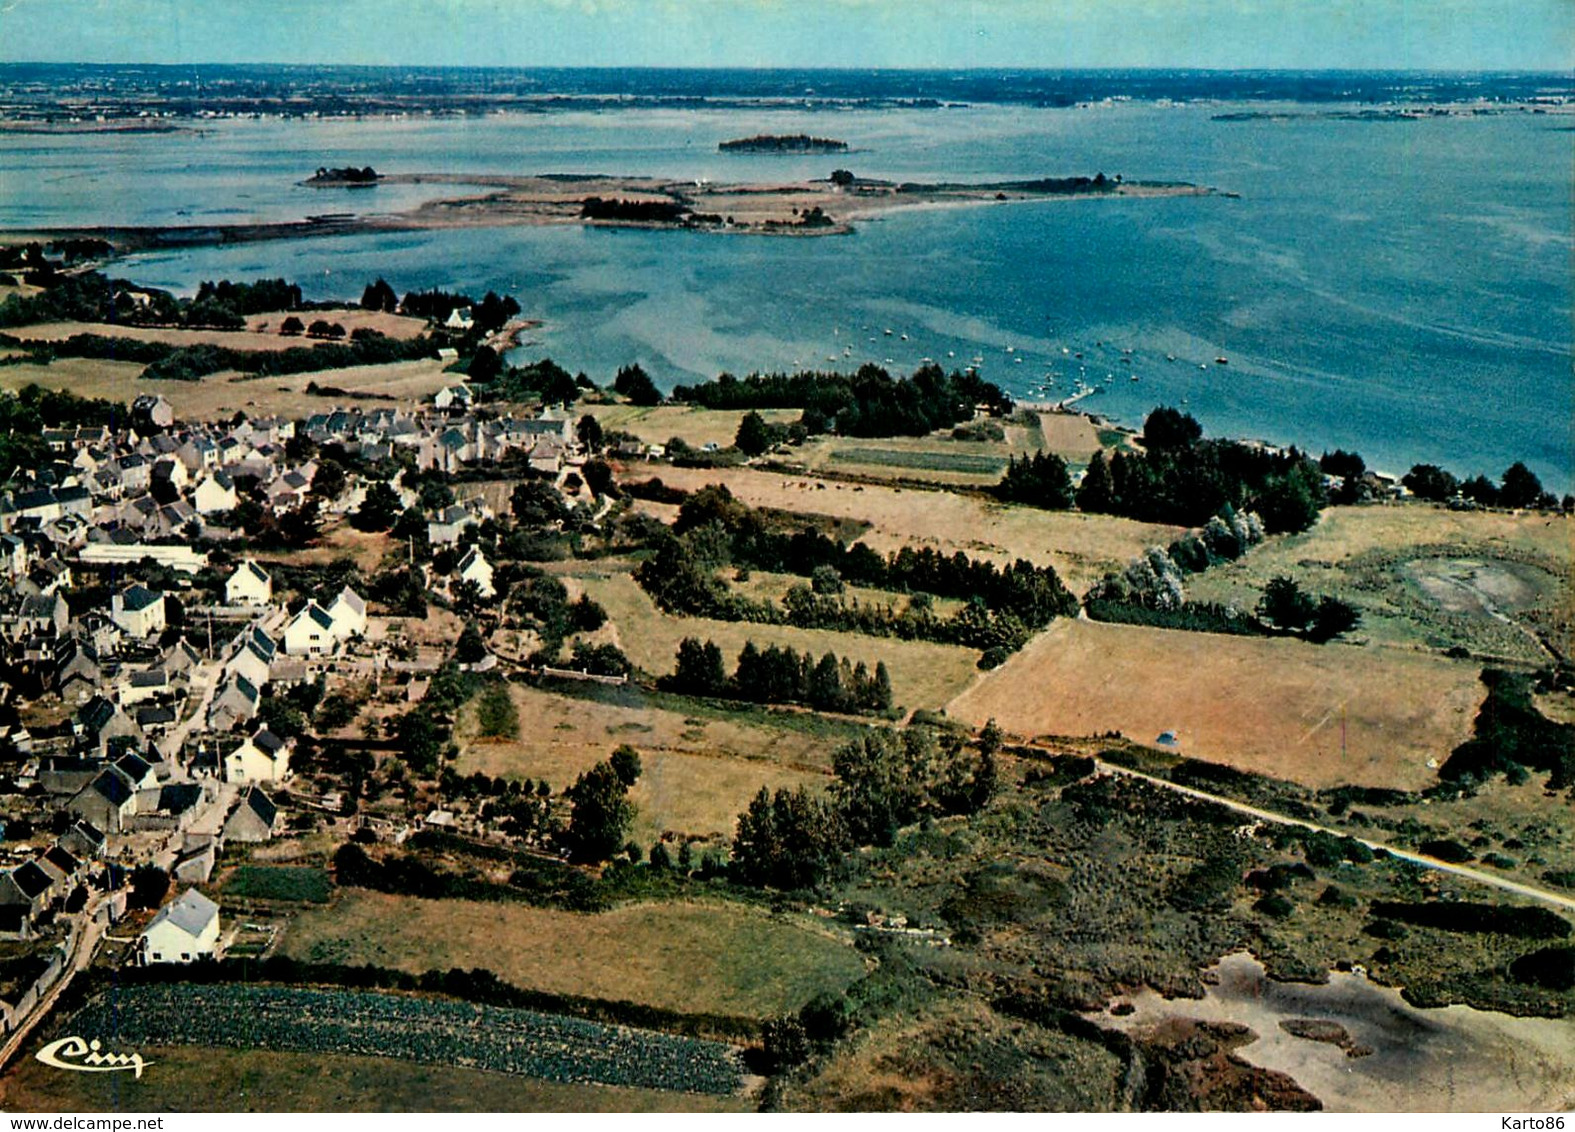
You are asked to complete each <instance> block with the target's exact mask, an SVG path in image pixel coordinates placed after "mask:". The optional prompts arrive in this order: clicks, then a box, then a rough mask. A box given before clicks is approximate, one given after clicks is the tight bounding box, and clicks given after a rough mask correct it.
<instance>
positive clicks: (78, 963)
mask: <svg viewBox="0 0 1575 1132" xmlns="http://www.w3.org/2000/svg"><path fill="white" fill-rule="evenodd" d="M112 895H114V894H113V893H106V894H104V895H101V896H100V897H99V898H98V899H97V900H96V901H94V902H93V903H91V904H89V905H88V906H87V907H86V908H84V909H83V910H82V912H81V913H80V915H81V919H80V920H79V921H78V924H79V926H78V927H77V929H76V930H75V931H73V932H72V933H71V947H70V952H69V954H68V955H67V956H66V964H65V968H64V969H63V970H62V971H61V972H60V977H59V978H58V979H56V980H55V985H54V986H52V987H50V988H49V989H48V990H47V991H45V992H44V997H43V998H41V999H39V1000H38V1003H37V1004H36V1005H35V1006H34V1007H33V1009H32V1011H31V1012H29V1014H28V1016H27V1017H26V1018H25V1019H23V1020H22V1022H21V1024H20V1025H18V1026H17V1028H16V1030H15V1032H14V1033H12V1035H11V1036H10V1038H8V1039H7V1040H6V1043H5V1045H4V1046H0V1068H3V1067H4V1066H6V1065H7V1064H8V1063H9V1062H10V1061H11V1059H12V1058H13V1057H15V1056H16V1052H17V1050H19V1049H21V1048H22V1043H23V1042H25V1041H27V1037H28V1035H29V1034H31V1033H32V1032H33V1027H34V1026H36V1025H37V1024H38V1023H39V1022H40V1021H42V1020H43V1019H45V1018H47V1017H49V1012H50V1011H51V1010H53V1009H54V1008H55V1003H56V1001H57V1000H59V998H60V995H61V993H62V992H64V991H65V989H66V987H67V986H69V985H70V983H71V980H72V978H73V977H74V976H75V975H76V974H77V972H79V971H81V970H84V969H85V968H86V967H87V966H88V964H90V963H92V962H93V953H94V952H95V951H97V950H98V943H99V936H100V935H102V934H103V932H104V925H102V924H100V923H99V922H98V910H99V909H100V908H101V907H103V906H104V904H105V902H106V901H107V900H109V898H110V897H111V896H112Z"/></svg>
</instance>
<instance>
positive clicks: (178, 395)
mask: <svg viewBox="0 0 1575 1132" xmlns="http://www.w3.org/2000/svg"><path fill="white" fill-rule="evenodd" d="M446 364H447V363H445V362H443V361H440V360H438V359H436V358H431V359H420V360H417V361H413V362H390V363H389V364H387V365H377V366H351V367H349V368H346V369H329V370H320V371H318V372H315V373H297V374H288V375H285V376H277V377H253V376H252V375H250V374H237V373H235V372H233V371H223V372H220V373H215V374H210V375H208V376H207V377H204V378H203V379H202V380H201V381H158V380H148V379H143V378H142V377H141V374H142V370H143V367H142V366H141V365H138V364H136V363H134V362H111V361H100V360H98V359H96V358H58V359H56V360H55V361H54V362H52V363H50V364H49V365H47V366H44V365H37V364H34V363H24V364H21V365H13V366H0V388H5V389H20V388H22V386H24V385H27V384H29V383H37V384H38V385H41V386H43V387H44V388H46V389H69V390H70V391H71V392H73V393H75V394H77V395H78V396H79V397H103V398H106V399H107V400H111V401H130V400H131V399H132V398H133V397H135V396H137V395H138V394H139V393H162V394H163V395H164V397H165V399H166V400H168V401H169V403H170V404H171V405H173V406H174V408H175V415H176V416H177V417H178V418H180V419H181V420H186V421H203V420H217V419H219V418H221V417H222V418H226V419H227V418H230V417H233V416H234V415H235V412H236V410H237V409H239V410H243V411H245V412H247V413H249V414H251V415H254V416H268V415H273V414H282V415H284V416H288V417H292V418H299V417H305V416H310V415H311V414H312V413H324V412H328V411H329V410H331V409H334V408H336V407H337V408H345V407H348V406H350V405H352V404H354V405H360V406H361V407H363V408H365V409H368V410H371V409H376V408H391V407H393V406H395V405H398V406H401V407H404V408H411V407H413V406H415V405H418V404H421V403H422V402H425V401H426V400H428V399H429V398H431V396H432V395H433V394H434V393H436V392H437V391H438V390H439V389H442V388H443V387H444V386H445V385H449V384H451V383H452V382H453V381H454V380H455V378H454V375H453V374H450V373H444V372H443V367H444V366H445V365H446ZM314 382H315V383H316V384H317V385H318V386H320V387H324V388H329V387H331V388H334V389H342V390H344V391H345V393H346V394H352V393H365V394H367V395H368V398H369V399H365V400H359V401H356V400H352V399H351V398H349V397H348V396H334V395H313V394H310V393H307V392H306V387H307V386H308V385H310V384H312V383H314Z"/></svg>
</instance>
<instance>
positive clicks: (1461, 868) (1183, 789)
mask: <svg viewBox="0 0 1575 1132" xmlns="http://www.w3.org/2000/svg"><path fill="white" fill-rule="evenodd" d="M1030 745H1031V746H1033V745H1034V744H1030ZM1040 749H1043V750H1049V749H1050V748H1040ZM1094 765H1095V766H1096V767H1098V768H1099V770H1100V771H1102V772H1104V773H1106V774H1118V775H1121V776H1123V777H1126V778H1138V779H1142V780H1143V781H1144V782H1148V783H1151V784H1153V785H1155V786H1158V787H1160V788H1162V789H1165V790H1170V791H1173V792H1175V793H1177V794H1185V795H1187V796H1188V797H1189V798H1197V799H1199V800H1201V801H1204V802H1214V803H1215V804H1217V805H1220V806H1224V807H1225V808H1226V809H1228V810H1233V811H1235V812H1236V813H1238V814H1244V815H1245V816H1247V817H1250V818H1255V819H1257V820H1258V821H1266V822H1275V823H1277V824H1279V825H1296V826H1301V827H1302V828H1303V829H1311V830H1316V831H1317V832H1319V833H1327V834H1331V835H1332V836H1335V837H1351V836H1352V834H1350V833H1347V832H1346V831H1345V830H1343V829H1333V828H1331V827H1329V826H1325V825H1319V824H1318V823H1317V822H1310V821H1306V820H1304V819H1302V818H1293V817H1291V816H1290V815H1288V814H1277V813H1275V812H1274V811H1272V810H1264V809H1260V808H1259V807H1257V806H1249V805H1248V804H1247V803H1245V802H1238V801H1236V800H1235V799H1233V798H1224V797H1221V796H1220V795H1218V794H1210V793H1208V792H1207V791H1205V790H1197V789H1194V788H1193V787H1191V786H1182V785H1181V784H1179V783H1176V782H1171V781H1169V780H1168V779H1164V778H1159V777H1156V776H1155V775H1152V774H1144V773H1143V772H1142V771H1140V770H1132V769H1131V768H1130V767H1124V766H1117V765H1115V764H1114V763H1107V762H1105V761H1103V760H1102V759H1095V760H1094ZM1355 840H1357V841H1360V842H1361V843H1362V844H1363V845H1365V846H1367V847H1368V848H1369V849H1372V850H1373V851H1375V852H1376V851H1378V850H1380V849H1381V850H1383V851H1384V852H1385V853H1388V854H1390V855H1391V856H1393V857H1398V858H1399V859H1400V860H1402V861H1410V862H1411V863H1412V864H1414V865H1421V866H1422V867H1423V868H1426V869H1434V870H1436V871H1438V872H1441V873H1450V874H1452V875H1454V876H1458V877H1464V878H1466V879H1467V880H1474V881H1476V882H1477V883H1478V884H1485V885H1487V886H1488V887H1490V888H1496V889H1499V890H1500V891H1502V892H1510V893H1514V894H1515V895H1516V896H1522V897H1525V898H1526V899H1527V900H1535V901H1537V902H1538V903H1541V904H1548V905H1551V906H1552V907H1554V908H1557V909H1559V911H1561V912H1575V897H1569V896H1561V895H1559V894H1558V893H1556V892H1549V891H1547V890H1546V889H1542V888H1534V887H1533V886H1531V885H1529V884H1521V883H1520V882H1519V881H1513V880H1508V879H1506V878H1504V877H1501V876H1495V875H1494V874H1492V873H1486V872H1483V871H1482V870H1480V869H1473V868H1468V867H1467V866H1465V865H1453V864H1450V863H1449V862H1448V861H1441V860H1439V859H1438V858H1437V857H1429V856H1426V855H1425V854H1422V853H1413V852H1411V851H1410V850H1409V849H1396V848H1395V847H1394V846H1392V845H1385V844H1384V843H1383V842H1382V841H1369V840H1368V839H1367V838H1365V837H1357V838H1355Z"/></svg>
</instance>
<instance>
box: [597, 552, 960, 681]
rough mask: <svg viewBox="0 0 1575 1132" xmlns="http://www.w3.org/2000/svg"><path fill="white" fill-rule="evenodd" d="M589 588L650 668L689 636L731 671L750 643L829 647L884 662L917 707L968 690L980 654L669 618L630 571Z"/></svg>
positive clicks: (636, 658) (622, 639) (623, 641)
mask: <svg viewBox="0 0 1575 1132" xmlns="http://www.w3.org/2000/svg"><path fill="white" fill-rule="evenodd" d="M580 582H581V584H582V585H583V586H584V587H585V592H586V593H588V594H590V596H591V597H592V598H593V599H594V600H596V601H597V602H599V603H600V604H601V605H602V607H603V608H605V609H606V610H607V614H608V617H609V618H610V619H611V621H612V624H613V625H614V626H615V628H616V638H617V642H618V645H619V647H620V648H622V649H623V650H624V652H625V653H626V654H627V655H628V657H629V659H630V660H632V661H633V662H634V663H635V664H637V665H639V666H640V667H641V668H643V669H645V670H646V671H647V672H652V673H656V674H658V675H660V674H663V673H667V672H671V671H672V670H673V657H674V655H675V654H676V653H677V651H678V642H679V641H681V640H683V639H684V638H685V637H698V638H699V639H700V640H712V641H715V642H716V643H717V646H718V647H719V648H720V649H721V650H722V655H723V658H724V660H725V661H726V664H727V666H728V669H729V671H731V670H732V666H733V664H734V662H735V661H736V659H737V657H738V653H739V650H740V649H742V648H743V647H744V643H745V642H746V641H750V640H753V641H754V642H755V643H756V644H757V645H760V646H762V647H764V646H765V645H768V644H776V645H788V646H791V647H793V648H795V649H798V650H799V651H801V652H802V651H803V650H805V649H808V650H810V651H811V652H813V653H814V654H815V655H816V656H819V655H821V654H822V653H824V652H826V651H827V650H830V651H832V652H835V653H836V654H837V655H838V656H845V657H847V658H848V659H849V660H850V661H852V662H854V663H858V662H859V661H863V662H864V663H865V665H867V666H868V667H869V668H870V669H871V670H872V671H873V669H874V668H875V665H876V663H877V662H879V661H882V660H884V661H885V662H886V666H887V668H888V669H889V670H890V672H891V685H892V692H893V698H894V699H895V701H896V703H898V704H900V705H902V706H903V707H905V708H907V709H909V710H912V709H914V708H923V707H929V708H934V707H939V706H941V705H942V704H945V703H946V702H947V701H949V700H950V699H952V698H953V697H954V696H956V695H957V693H958V692H960V691H962V690H963V689H964V688H966V687H967V686H968V685H969V684H970V683H971V682H972V681H973V679H974V676H975V675H976V674H977V669H976V667H975V664H976V662H977V660H978V654H977V653H976V652H974V651H973V650H972V649H964V648H958V647H956V646H953V645H936V644H930V643H928V642H926V641H899V640H893V639H888V638H883V637H866V636H862V635H859V634H855V633H833V632H829V631H827V630H822V629H797V628H793V627H791V626H786V625H750V624H744V623H742V622H736V621H712V620H709V619H707V618H703V617H670V616H668V615H667V614H665V613H663V612H662V611H661V610H659V609H657V608H656V606H655V605H654V604H652V602H651V599H650V598H649V597H647V596H646V593H645V591H644V590H642V589H640V587H639V586H638V585H637V584H636V583H635V581H634V579H633V578H631V577H630V576H629V575H627V574H611V575H603V576H594V575H590V574H587V573H584V572H582V573H581V575H580Z"/></svg>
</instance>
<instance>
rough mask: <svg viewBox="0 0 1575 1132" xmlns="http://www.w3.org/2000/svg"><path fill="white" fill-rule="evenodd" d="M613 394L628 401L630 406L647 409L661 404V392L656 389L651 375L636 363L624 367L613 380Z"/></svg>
mask: <svg viewBox="0 0 1575 1132" xmlns="http://www.w3.org/2000/svg"><path fill="white" fill-rule="evenodd" d="M613 392H615V393H617V394H619V395H620V396H623V397H625V398H627V399H628V401H629V403H630V404H631V405H640V406H644V407H649V406H652V405H660V404H661V403H662V392H661V390H659V389H657V388H656V383H655V382H654V381H652V380H651V375H650V374H648V373H646V372H645V370H644V369H642V368H641V367H640V365H639V364H638V363H636V364H635V365H631V366H624V367H623V368H622V369H620V370H619V371H618V374H617V376H616V377H614V378H613Z"/></svg>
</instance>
